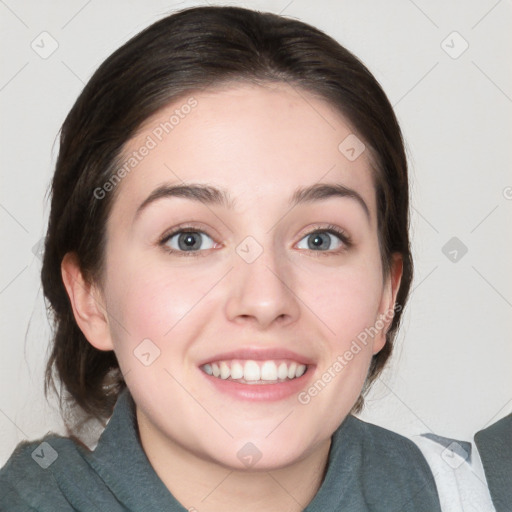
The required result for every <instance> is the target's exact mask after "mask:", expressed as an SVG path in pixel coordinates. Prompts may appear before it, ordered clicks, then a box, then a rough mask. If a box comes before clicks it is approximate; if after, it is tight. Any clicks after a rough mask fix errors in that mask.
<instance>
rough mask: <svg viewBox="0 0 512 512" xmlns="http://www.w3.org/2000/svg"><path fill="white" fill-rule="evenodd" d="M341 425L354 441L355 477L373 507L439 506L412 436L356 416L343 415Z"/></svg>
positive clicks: (429, 476) (429, 474)
mask: <svg viewBox="0 0 512 512" xmlns="http://www.w3.org/2000/svg"><path fill="white" fill-rule="evenodd" d="M344 429H345V434H346V436H347V438H348V439H351V440H352V442H353V443H355V445H356V448H355V449H356V451H357V452H358V453H357V459H358V461H359V462H358V464H357V467H356V469H357V472H358V473H359V474H358V480H359V482H360V485H361V487H362V492H363V493H364V495H365V497H366V501H367V503H370V504H372V505H373V506H375V507H377V508H376V509H378V507H379V503H380V504H381V505H382V503H392V504H393V506H398V505H400V506H404V507H405V508H404V510H405V509H407V508H409V509H414V510H417V511H420V510H421V511H423V510H424V511H427V510H428V511H429V512H433V511H436V510H440V507H439V497H438V493H437V487H436V483H435V480H434V477H433V475H432V471H431V470H430V467H429V465H428V463H427V461H426V459H425V457H424V456H423V455H422V453H421V451H420V449H419V448H418V447H417V446H416V445H415V444H414V443H413V442H412V441H411V440H409V439H408V438H406V437H404V436H402V435H400V434H397V433H396V432H392V431H391V430H388V429H386V428H383V427H379V426H378V425H374V424H371V423H367V422H366V421H363V420H361V419H359V418H356V417H355V416H348V417H347V418H346V420H345V422H344ZM406 504H408V505H407V506H406ZM411 507H412V508H411Z"/></svg>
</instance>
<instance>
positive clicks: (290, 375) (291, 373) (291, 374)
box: [288, 363, 297, 379]
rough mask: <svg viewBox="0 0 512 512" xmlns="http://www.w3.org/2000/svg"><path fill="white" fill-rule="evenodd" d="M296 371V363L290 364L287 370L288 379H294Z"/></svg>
mask: <svg viewBox="0 0 512 512" xmlns="http://www.w3.org/2000/svg"><path fill="white" fill-rule="evenodd" d="M296 370H297V363H292V364H291V365H290V367H289V368H288V378H289V379H293V378H294V377H295V371H296Z"/></svg>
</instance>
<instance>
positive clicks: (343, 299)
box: [302, 264, 382, 350]
mask: <svg viewBox="0 0 512 512" xmlns="http://www.w3.org/2000/svg"><path fill="white" fill-rule="evenodd" d="M302 288H303V290H304V294H305V296H307V297H309V298H308V299H307V300H306V301H305V302H306V303H307V304H308V306H309V307H310V309H311V310H312V311H313V313H314V314H315V315H316V316H317V317H318V318H319V319H321V320H322V321H323V323H324V324H325V327H326V329H327V330H326V331H325V332H326V335H327V336H328V339H330V340H331V343H332V348H336V349H337V350H339V349H343V347H344V346H345V345H346V344H347V343H349V342H350V341H351V340H352V339H353V338H355V337H357V335H358V334H359V333H361V332H362V331H364V330H365V329H366V328H367V327H369V326H371V325H373V324H374V323H375V321H376V319H377V315H378V309H379V305H380V301H381V294H382V275H381V273H380V268H379V266H378V265H374V264H372V265H370V264H368V265H365V264H361V265H350V266H346V267H343V268H338V269H326V271H324V272H317V273H316V274H310V277H308V278H304V279H303V281H302Z"/></svg>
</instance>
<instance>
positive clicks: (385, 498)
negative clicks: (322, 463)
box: [0, 389, 441, 512]
mask: <svg viewBox="0 0 512 512" xmlns="http://www.w3.org/2000/svg"><path fill="white" fill-rule="evenodd" d="M0 510H1V511H2V512H28V511H32V512H33V511H40V512H67V511H72V510H77V511H80V512H127V511H130V512H139V511H166V512H187V510H186V509H185V508H184V507H183V506H182V505H181V504H180V503H179V502H178V501H177V500H176V499H175V498H174V496H173V495H172V494H171V493H170V491H169V490H168V489H167V487H166V486H165V485H164V484H163V482H162V481H161V480H160V478H159V477H158V475H157V474H156V472H155V471H154V470H153V468H152V466H151V464H150V463H149V460H148V459H147V457H146V455H145V453H144V451H143V449H142V446H141V444H140V440H139V437H138V429H137V422H136V418H135V406H134V402H133V399H132V397H131V395H130V393H129V391H128V389H125V390H124V391H123V392H122V393H121V394H120V396H119V399H118V401H117V403H116V406H115V408H114V413H113V415H112V417H111V419H110V420H109V422H108V424H107V427H106V428H105V430H104V431H103V433H102V435H101V437H100V440H99V442H98V445H97V446H96V448H95V450H93V451H90V450H88V449H87V448H86V447H85V446H83V445H81V444H78V443H76V442H74V441H73V440H72V439H70V438H66V437H62V436H58V435H55V434H51V435H47V436H45V437H44V438H42V439H40V440H38V441H32V442H29V441H24V442H22V443H20V444H19V445H18V446H17V447H16V449H15V451H14V452H13V454H12V455H11V457H10V458H9V460H8V461H7V463H6V465H5V466H4V467H3V468H2V469H1V470H0ZM304 510H305V511H306V512H330V511H345V512H364V511H383V512H388V511H389V512H400V511H403V512H440V510H441V509H440V506H439V500H438V496H437V490H436V486H435V482H434V479H433V477H432V473H431V471H430V469H429V467H428V465H427V463H426V461H425V459H424V458H423V455H422V454H421V452H420V451H419V449H418V448H417V447H416V446H415V445H414V444H413V443H412V442H411V441H409V440H408V439H406V438H404V437H402V436H400V435H398V434H395V433H393V432H390V431H389V430H386V429H383V428H381V427H378V426H375V425H371V424H369V423H366V422H363V421H361V420H359V419H357V418H355V417H354V416H348V417H347V418H346V419H345V420H344V421H343V423H342V424H341V425H340V427H339V428H338V429H337V430H336V431H335V433H334V434H333V438H332V443H331V449H330V453H329V461H328V467H327V472H326V475H325V478H324V481H323V483H322V485H321V487H320V489H319V490H318V492H317V494H316V495H315V497H314V498H313V500H312V501H311V502H310V504H309V505H308V506H307V507H306V508H305V509H304Z"/></svg>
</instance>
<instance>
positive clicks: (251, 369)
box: [244, 361, 261, 380]
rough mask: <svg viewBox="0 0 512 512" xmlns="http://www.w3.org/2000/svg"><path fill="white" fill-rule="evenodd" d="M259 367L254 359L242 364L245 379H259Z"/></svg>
mask: <svg viewBox="0 0 512 512" xmlns="http://www.w3.org/2000/svg"><path fill="white" fill-rule="evenodd" d="M260 377H261V373H260V367H259V366H258V363H257V362H256V361H247V362H246V363H245V366H244V379H245V380H260Z"/></svg>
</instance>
